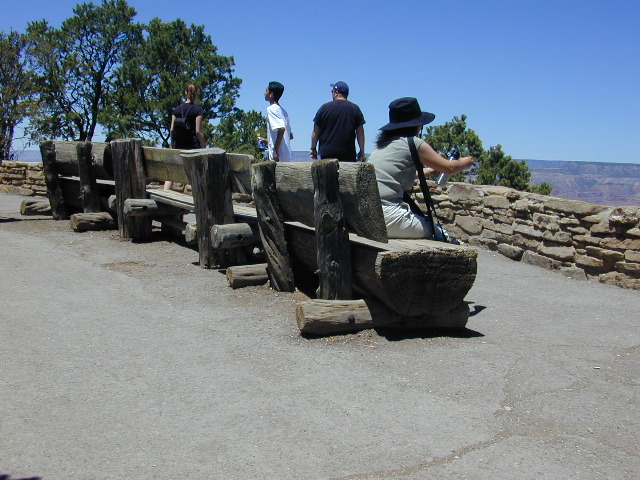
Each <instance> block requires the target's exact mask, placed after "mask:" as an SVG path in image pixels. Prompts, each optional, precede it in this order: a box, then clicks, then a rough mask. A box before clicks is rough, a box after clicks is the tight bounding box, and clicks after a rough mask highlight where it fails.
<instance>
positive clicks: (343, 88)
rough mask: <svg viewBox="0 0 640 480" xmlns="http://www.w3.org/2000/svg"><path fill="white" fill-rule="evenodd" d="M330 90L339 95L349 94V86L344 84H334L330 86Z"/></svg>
mask: <svg viewBox="0 0 640 480" xmlns="http://www.w3.org/2000/svg"><path fill="white" fill-rule="evenodd" d="M331 88H333V89H335V90H337V91H339V92H340V93H347V94H348V93H349V85H347V84H346V83H344V82H336V83H332V84H331Z"/></svg>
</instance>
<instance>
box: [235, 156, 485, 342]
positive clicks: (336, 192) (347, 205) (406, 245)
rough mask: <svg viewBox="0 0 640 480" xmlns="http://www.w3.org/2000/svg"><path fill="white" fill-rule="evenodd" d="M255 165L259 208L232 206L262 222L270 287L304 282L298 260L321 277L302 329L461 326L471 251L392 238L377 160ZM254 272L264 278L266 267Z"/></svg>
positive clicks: (472, 272)
mask: <svg viewBox="0 0 640 480" xmlns="http://www.w3.org/2000/svg"><path fill="white" fill-rule="evenodd" d="M252 168H253V196H254V201H255V204H256V210H255V213H253V212H251V211H250V209H248V208H247V207H244V208H237V209H236V212H235V216H236V219H237V221H244V222H254V221H255V222H257V223H258V227H259V231H260V235H261V238H262V243H263V248H264V249H265V252H266V254H267V265H266V267H265V268H266V272H267V276H268V278H269V281H270V283H271V286H272V287H273V288H274V289H276V290H280V291H293V289H294V288H295V287H296V285H298V284H299V283H301V282H302V280H308V278H294V273H293V272H294V268H293V267H294V265H295V266H298V267H300V266H301V267H303V268H302V269H301V270H300V269H298V268H296V271H298V270H300V271H302V272H303V273H301V274H297V275H303V276H307V277H308V276H313V275H317V277H318V282H317V283H318V288H317V291H316V296H317V299H316V300H309V301H308V302H302V303H300V304H299V305H298V308H297V313H296V316H297V321H298V326H299V328H300V330H301V332H303V333H309V334H328V333H338V332H349V331H357V330H361V329H363V328H371V326H372V325H373V326H381V327H382V326H384V327H389V326H399V327H407V326H411V328H416V327H435V326H438V327H450V328H463V327H464V325H465V324H466V320H467V318H468V316H469V309H468V306H467V305H466V304H465V303H464V297H465V296H466V294H467V293H468V291H469V290H470V288H471V287H472V285H473V282H474V280H475V276H476V270H477V265H476V258H477V251H476V250H475V249H473V248H470V247H466V246H460V245H451V244H446V243H442V242H436V241H433V240H426V239H420V240H400V239H391V240H389V239H388V238H387V234H386V228H385V224H384V217H383V214H382V206H381V203H380V197H379V194H378V187H377V182H376V179H375V170H374V167H373V165H371V164H367V163H341V164H338V162H337V161H335V160H318V161H316V162H295V163H274V162H263V163H259V164H255V165H253V167H252ZM243 210H244V211H243ZM240 268H241V267H240ZM234 269H235V267H231V268H230V269H229V270H231V276H233V270H234ZM227 275H228V277H229V272H228V273H227ZM257 275H259V276H262V278H263V276H264V275H263V271H262V270H260V269H258V273H257ZM355 296H359V297H361V298H364V299H365V300H366V301H364V303H363V301H358V299H354V297H355ZM353 301H356V302H358V303H357V304H354V303H353Z"/></svg>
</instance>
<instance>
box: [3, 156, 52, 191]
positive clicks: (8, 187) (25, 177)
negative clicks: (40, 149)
mask: <svg viewBox="0 0 640 480" xmlns="http://www.w3.org/2000/svg"><path fill="white" fill-rule="evenodd" d="M0 192H6V193H12V194H14V195H26V196H36V197H46V196H47V187H46V185H45V183H44V173H43V172H42V163H39V162H10V161H7V160H3V161H2V163H0Z"/></svg>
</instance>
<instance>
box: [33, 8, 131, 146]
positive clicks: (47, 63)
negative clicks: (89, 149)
mask: <svg viewBox="0 0 640 480" xmlns="http://www.w3.org/2000/svg"><path fill="white" fill-rule="evenodd" d="M73 13H74V15H73V16H72V17H70V18H68V19H67V20H65V21H64V22H63V23H62V26H61V28H60V29H54V28H52V27H50V26H49V25H48V24H47V22H46V20H42V21H38V22H32V23H30V24H29V26H28V27H27V34H28V36H29V38H30V47H29V53H30V56H31V60H32V67H33V69H34V71H35V72H36V73H37V74H38V89H39V92H38V95H39V98H38V105H39V107H40V108H39V111H38V112H37V114H36V115H34V116H33V117H32V118H31V119H30V133H31V136H32V138H34V139H38V138H62V139H68V140H89V141H90V140H91V139H92V137H93V135H94V134H95V131H96V126H97V124H98V116H99V114H100V111H101V109H103V108H104V107H105V106H106V105H109V104H110V103H111V97H112V94H113V90H114V74H115V70H116V67H117V66H118V64H119V62H120V57H121V54H122V52H123V51H124V49H125V48H126V47H127V45H128V44H129V42H131V40H132V39H133V38H135V37H136V35H137V33H138V31H139V27H138V26H137V25H135V24H133V23H132V20H133V17H134V16H135V14H136V12H135V10H134V9H133V8H132V7H130V6H129V5H128V4H127V2H126V1H125V0H103V2H102V4H101V5H99V6H95V5H94V4H93V3H83V4H79V5H77V6H76V7H75V8H74V9H73Z"/></svg>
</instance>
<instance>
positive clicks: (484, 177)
mask: <svg viewBox="0 0 640 480" xmlns="http://www.w3.org/2000/svg"><path fill="white" fill-rule="evenodd" d="M478 163H479V165H478V168H476V170H475V172H474V173H475V175H476V179H475V181H474V183H479V184H481V185H502V186H504V187H511V188H515V189H516V190H527V187H528V186H529V181H530V180H531V172H530V171H529V167H527V164H526V163H525V162H524V160H521V161H516V160H512V159H511V157H510V156H508V155H505V154H504V152H503V151H502V145H497V146H495V147H490V148H489V150H488V151H486V152H484V153H483V154H482V155H481V156H480V161H479V162H478Z"/></svg>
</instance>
